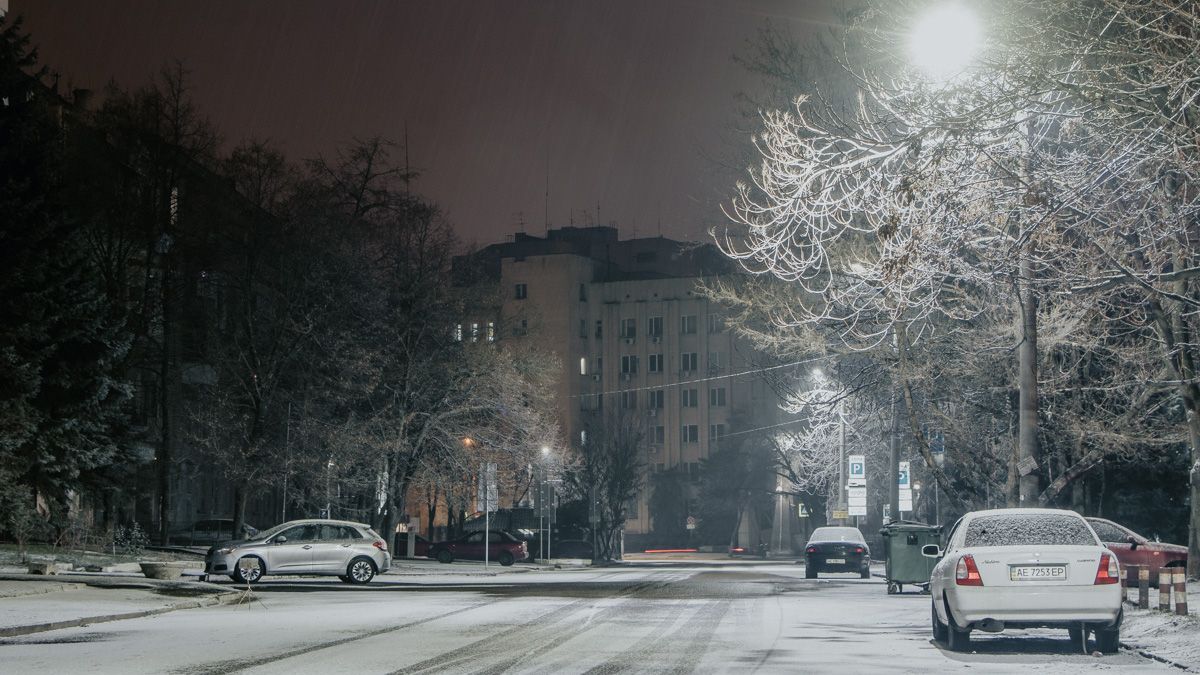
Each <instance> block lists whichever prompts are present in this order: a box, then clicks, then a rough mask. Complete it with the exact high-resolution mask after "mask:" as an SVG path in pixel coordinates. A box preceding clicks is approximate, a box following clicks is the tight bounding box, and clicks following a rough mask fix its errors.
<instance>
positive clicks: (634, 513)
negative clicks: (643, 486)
mask: <svg viewBox="0 0 1200 675" xmlns="http://www.w3.org/2000/svg"><path fill="white" fill-rule="evenodd" d="M640 501H641V500H639V499H638V494H637V493H636V492H635V493H633V495H631V496H630V497H629V501H627V502H625V519H626V520H636V519H637V518H638V517H639V509H640V508H641V505H640Z"/></svg>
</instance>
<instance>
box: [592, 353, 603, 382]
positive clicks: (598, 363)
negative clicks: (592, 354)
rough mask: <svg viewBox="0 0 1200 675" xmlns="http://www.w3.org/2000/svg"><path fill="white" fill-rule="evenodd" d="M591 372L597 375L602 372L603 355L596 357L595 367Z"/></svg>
mask: <svg viewBox="0 0 1200 675" xmlns="http://www.w3.org/2000/svg"><path fill="white" fill-rule="evenodd" d="M592 372H593V373H595V374H596V376H597V377H599V376H600V375H602V374H604V358H603V357H600V356H597V357H596V367H595V369H593V370H592Z"/></svg>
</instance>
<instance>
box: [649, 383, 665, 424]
mask: <svg viewBox="0 0 1200 675" xmlns="http://www.w3.org/2000/svg"><path fill="white" fill-rule="evenodd" d="M646 399H647V402H648V403H649V405H650V407H651V408H654V409H655V410H661V409H662V407H663V400H664V397H663V390H662V389H651V390H650V393H649V394H647V396H646ZM660 428H661V427H660Z"/></svg>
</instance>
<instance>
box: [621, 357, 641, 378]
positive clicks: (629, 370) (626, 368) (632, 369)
mask: <svg viewBox="0 0 1200 675" xmlns="http://www.w3.org/2000/svg"><path fill="white" fill-rule="evenodd" d="M637 368H638V357H636V356H633V355H631V354H626V355H625V356H622V357H621V373H622V374H624V375H636V374H637Z"/></svg>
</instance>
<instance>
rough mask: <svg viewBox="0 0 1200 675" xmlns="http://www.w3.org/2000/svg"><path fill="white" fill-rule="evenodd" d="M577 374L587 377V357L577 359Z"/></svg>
mask: <svg viewBox="0 0 1200 675" xmlns="http://www.w3.org/2000/svg"><path fill="white" fill-rule="evenodd" d="M579 374H580V375H587V357H586V356H583V357H580V359H579Z"/></svg>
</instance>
